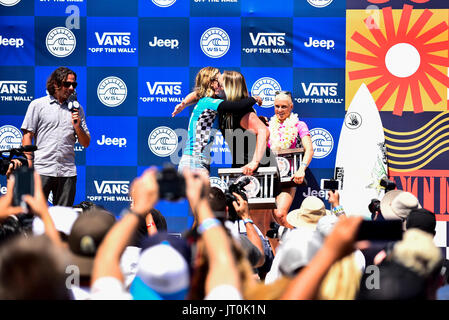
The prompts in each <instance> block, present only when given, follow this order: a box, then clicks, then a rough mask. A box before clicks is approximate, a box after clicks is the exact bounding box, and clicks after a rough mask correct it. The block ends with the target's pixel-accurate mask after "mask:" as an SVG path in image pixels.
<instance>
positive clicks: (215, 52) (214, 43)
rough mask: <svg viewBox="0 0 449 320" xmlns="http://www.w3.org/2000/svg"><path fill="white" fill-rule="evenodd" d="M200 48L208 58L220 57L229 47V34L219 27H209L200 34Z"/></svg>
mask: <svg viewBox="0 0 449 320" xmlns="http://www.w3.org/2000/svg"><path fill="white" fill-rule="evenodd" d="M200 46H201V50H203V52H204V54H205V55H206V56H208V57H209V58H221V57H223V56H224V55H225V54H226V52H228V50H229V48H230V47H231V40H230V39H229V35H228V34H227V33H226V31H224V30H223V29H220V28H216V27H213V28H209V29H207V30H206V31H204V33H203V34H202V36H201V40H200Z"/></svg>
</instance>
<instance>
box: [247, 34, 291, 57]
mask: <svg viewBox="0 0 449 320" xmlns="http://www.w3.org/2000/svg"><path fill="white" fill-rule="evenodd" d="M249 38H250V40H251V44H252V47H249V48H242V50H243V52H245V53H263V54H277V53H282V54H290V53H292V49H291V48H286V40H285V33H284V32H259V33H257V34H254V33H252V32H250V33H249Z"/></svg>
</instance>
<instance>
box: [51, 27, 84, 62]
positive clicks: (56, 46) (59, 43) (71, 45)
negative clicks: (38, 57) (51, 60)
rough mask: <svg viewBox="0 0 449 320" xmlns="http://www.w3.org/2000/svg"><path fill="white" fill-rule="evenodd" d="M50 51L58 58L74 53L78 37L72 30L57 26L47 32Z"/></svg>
mask: <svg viewBox="0 0 449 320" xmlns="http://www.w3.org/2000/svg"><path fill="white" fill-rule="evenodd" d="M45 43H46V44H47V49H48V51H49V52H50V53H51V54H52V55H54V56H55V57H58V58H64V57H67V56H69V55H70V54H72V52H73V51H74V50H75V47H76V38H75V35H74V34H73V32H72V31H70V30H69V29H67V28H64V27H56V28H54V29H52V30H50V32H49V33H48V34H47V38H46V39H45Z"/></svg>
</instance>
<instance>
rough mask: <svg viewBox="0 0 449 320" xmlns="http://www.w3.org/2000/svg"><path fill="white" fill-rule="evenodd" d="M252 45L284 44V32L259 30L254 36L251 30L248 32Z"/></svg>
mask: <svg viewBox="0 0 449 320" xmlns="http://www.w3.org/2000/svg"><path fill="white" fill-rule="evenodd" d="M249 37H250V38H251V43H252V44H253V46H284V45H285V33H274V32H273V33H271V32H270V33H269V32H259V33H257V35H256V37H254V34H253V33H252V32H250V33H249Z"/></svg>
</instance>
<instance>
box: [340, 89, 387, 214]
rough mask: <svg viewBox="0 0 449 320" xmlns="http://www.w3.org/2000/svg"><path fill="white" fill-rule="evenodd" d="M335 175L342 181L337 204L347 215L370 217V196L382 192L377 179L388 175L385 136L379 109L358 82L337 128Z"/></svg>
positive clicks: (374, 197)
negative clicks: (339, 131)
mask: <svg viewBox="0 0 449 320" xmlns="http://www.w3.org/2000/svg"><path fill="white" fill-rule="evenodd" d="M335 175H336V178H337V179H339V180H341V181H342V189H341V190H340V191H339V193H340V204H341V205H342V206H343V208H344V210H345V212H346V214H347V215H348V216H364V217H365V218H367V219H368V218H371V213H370V211H369V209H368V205H369V203H370V202H371V199H379V200H381V199H382V197H383V196H384V194H385V192H384V190H383V189H382V188H381V187H380V184H379V182H380V180H381V179H382V178H383V177H387V176H388V171H387V158H386V150H385V137H384V131H383V126H382V121H381V119H380V115H379V111H378V110H377V107H376V103H375V102H374V99H373V97H372V96H371V93H370V92H369V90H368V88H367V87H366V85H365V84H362V85H361V86H360V88H359V90H358V91H357V93H356V94H355V96H354V98H353V99H352V101H351V104H350V105H349V108H348V110H347V112H346V116H345V119H344V122H343V125H342V128H341V133H340V139H339V142H338V149H337V158H336V161H335Z"/></svg>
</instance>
